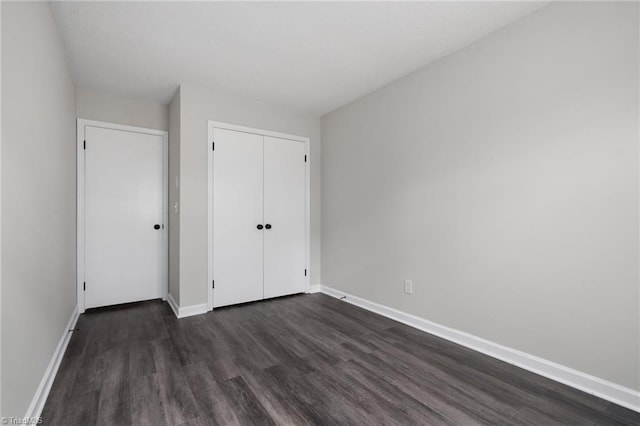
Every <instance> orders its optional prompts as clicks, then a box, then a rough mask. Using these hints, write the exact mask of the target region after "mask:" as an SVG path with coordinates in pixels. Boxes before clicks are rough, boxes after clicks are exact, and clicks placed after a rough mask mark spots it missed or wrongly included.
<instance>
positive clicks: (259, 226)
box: [256, 225, 264, 229]
mask: <svg viewBox="0 0 640 426" xmlns="http://www.w3.org/2000/svg"><path fill="white" fill-rule="evenodd" d="M256 228H258V229H262V228H264V226H262V225H258V226H256Z"/></svg>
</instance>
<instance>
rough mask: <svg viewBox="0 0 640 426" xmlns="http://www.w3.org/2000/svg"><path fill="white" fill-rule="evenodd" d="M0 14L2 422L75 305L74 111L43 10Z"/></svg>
mask: <svg viewBox="0 0 640 426" xmlns="http://www.w3.org/2000/svg"><path fill="white" fill-rule="evenodd" d="M1 7H2V221H3V223H2V228H3V229H2V247H3V250H2V384H1V385H2V416H15V417H22V416H24V415H25V413H26V411H27V408H28V406H29V404H30V403H31V400H32V398H33V396H34V394H35V392H36V389H37V387H38V385H39V384H40V380H41V379H42V377H43V375H44V372H45V370H46V368H47V365H48V364H49V361H50V360H51V357H52V355H53V353H54V350H55V349H56V346H57V344H58V341H59V340H60V338H61V337H62V335H63V333H64V332H65V331H66V330H65V327H66V325H67V322H68V321H69V319H70V317H71V314H72V312H73V310H74V308H75V305H76V296H75V287H76V284H75V251H76V244H75V238H76V191H75V185H76V163H75V155H76V121H75V118H76V105H75V89H74V86H73V82H72V81H71V76H70V74H69V69H68V67H67V63H66V62H65V55H64V51H63V48H62V45H61V43H60V39H59V37H58V32H57V29H56V26H55V23H54V21H53V18H52V16H51V10H50V8H49V4H48V3H43V2H38V3H10V2H2V4H1Z"/></svg>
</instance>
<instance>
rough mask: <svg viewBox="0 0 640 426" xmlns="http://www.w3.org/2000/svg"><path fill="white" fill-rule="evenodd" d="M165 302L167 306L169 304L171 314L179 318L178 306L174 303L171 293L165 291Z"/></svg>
mask: <svg viewBox="0 0 640 426" xmlns="http://www.w3.org/2000/svg"><path fill="white" fill-rule="evenodd" d="M167 302H168V303H169V306H171V310H172V311H173V314H174V315H175V316H176V318H180V307H179V306H178V304H177V303H176V301H175V299H174V298H173V296H172V295H171V293H167Z"/></svg>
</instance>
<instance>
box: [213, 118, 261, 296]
mask: <svg viewBox="0 0 640 426" xmlns="http://www.w3.org/2000/svg"><path fill="white" fill-rule="evenodd" d="M213 140H214V141H215V149H214V151H213V280H214V281H215V287H214V289H213V306H214V307H219V306H226V305H232V304H235V303H243V302H250V301H253V300H260V299H262V298H263V271H262V264H263V262H262V251H263V235H264V231H263V230H262V229H258V225H260V226H262V225H263V224H264V222H263V217H262V211H263V205H262V202H263V201H262V200H263V190H262V180H263V179H262V178H263V176H262V174H263V158H262V155H263V149H262V136H260V135H255V134H251V133H243V132H235V131H231V130H224V129H217V128H216V129H214V132H213Z"/></svg>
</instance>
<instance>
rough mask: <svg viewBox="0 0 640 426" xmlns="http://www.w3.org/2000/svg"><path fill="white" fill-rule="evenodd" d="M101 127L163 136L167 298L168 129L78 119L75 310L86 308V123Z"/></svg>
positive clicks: (164, 281)
mask: <svg viewBox="0 0 640 426" xmlns="http://www.w3.org/2000/svg"><path fill="white" fill-rule="evenodd" d="M86 126H90V127H100V128H103V129H109V130H120V131H125V132H132V133H142V134H146V135H154V136H161V137H162V223H163V224H164V229H162V261H161V271H160V283H159V286H160V289H161V292H160V293H161V294H162V300H166V299H167V292H168V286H169V279H168V277H169V271H168V267H169V241H168V235H169V180H168V179H169V132H167V131H165V130H157V129H149V128H145V127H137V126H128V125H124V124H116V123H108V122H105V121H96V120H87V119H84V118H78V119H77V141H76V142H77V143H76V160H77V163H76V172H77V176H76V191H77V193H76V215H77V216H76V217H77V218H76V303H77V305H78V312H79V313H83V312H84V311H85V291H84V282H85V222H86V220H85V219H86V216H85V177H86V175H85V150H84V141H85V127H86Z"/></svg>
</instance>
